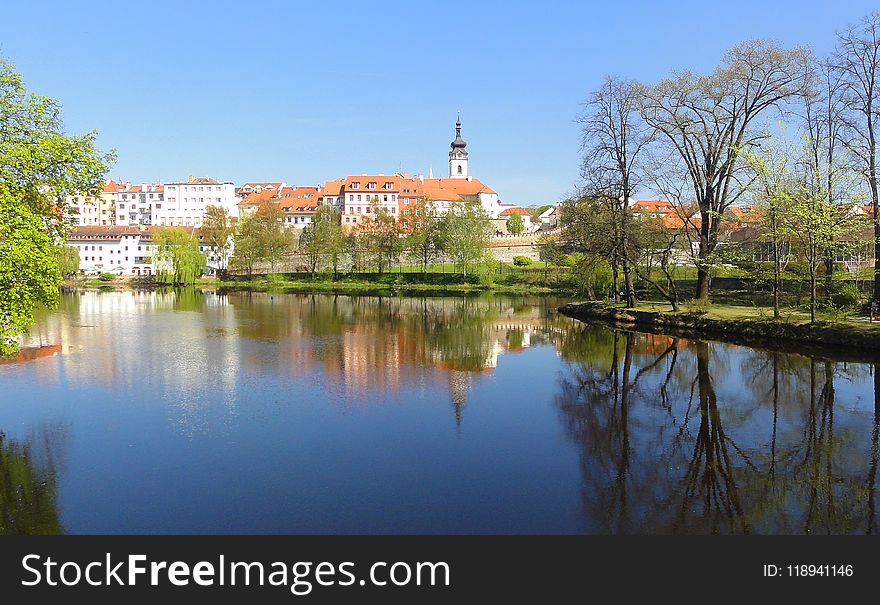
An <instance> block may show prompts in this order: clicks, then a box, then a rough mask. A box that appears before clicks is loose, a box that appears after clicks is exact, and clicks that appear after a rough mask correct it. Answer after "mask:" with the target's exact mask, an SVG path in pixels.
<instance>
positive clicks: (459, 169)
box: [458, 164, 461, 174]
mask: <svg viewBox="0 0 880 605" xmlns="http://www.w3.org/2000/svg"><path fill="white" fill-rule="evenodd" d="M458 174H461V164H459V165H458Z"/></svg>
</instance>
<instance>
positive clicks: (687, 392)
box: [557, 326, 880, 533]
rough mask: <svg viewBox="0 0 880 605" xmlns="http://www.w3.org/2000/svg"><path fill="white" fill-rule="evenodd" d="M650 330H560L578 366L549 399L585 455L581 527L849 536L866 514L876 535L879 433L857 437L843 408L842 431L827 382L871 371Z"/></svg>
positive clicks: (603, 530)
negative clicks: (584, 522)
mask: <svg viewBox="0 0 880 605" xmlns="http://www.w3.org/2000/svg"><path fill="white" fill-rule="evenodd" d="M597 330H602V331H604V332H605V334H597V333H595V332H596V331H597ZM590 332H592V333H590ZM656 339H657V337H656V336H655V335H644V334H624V335H623V337H621V334H620V333H617V332H614V331H612V330H608V329H606V328H601V327H598V326H587V327H586V328H585V329H584V333H577V332H575V333H573V334H572V335H569V336H568V337H566V338H565V339H564V342H563V348H562V353H563V356H564V357H565V358H567V359H569V360H576V362H575V363H572V364H571V366H570V369H569V371H566V372H563V374H562V376H561V377H560V386H559V393H558V395H557V406H558V408H559V410H560V411H561V418H562V420H563V422H564V423H565V426H566V427H567V429H568V433H569V435H570V436H571V438H572V439H573V440H574V442H575V443H577V444H578V447H579V451H580V453H581V469H582V476H583V484H584V485H583V492H582V493H583V494H584V507H585V514H586V520H587V523H588V529H589V531H594V532H600V533H624V532H640V533H665V532H686V533H751V532H757V533H803V532H807V533H816V532H827V533H847V532H853V531H857V530H858V529H859V527H864V521H861V520H864V519H868V522H867V523H868V524H867V527H865V528H864V531H867V532H868V533H875V532H876V529H875V526H874V506H875V495H874V485H875V481H876V473H877V466H878V458H880V452H878V441H880V434H878V433H880V430H878V426H877V423H876V422H875V424H874V426H873V431H872V432H871V433H870V438H869V434H868V432H867V431H864V432H862V433H858V432H856V431H857V429H856V428H854V426H855V425H854V421H853V420H852V418H854V417H855V416H854V413H853V412H848V411H846V410H844V412H843V414H844V416H843V417H844V418H845V421H844V425H841V426H838V425H839V424H840V421H839V417H840V415H841V412H840V411H839V410H837V409H836V407H835V406H836V405H837V404H836V402H835V393H836V389H835V380H841V379H843V380H851V379H859V377H861V378H864V376H865V368H863V367H856V366H858V365H859V364H850V365H848V366H847V365H844V364H835V363H833V362H828V361H823V362H816V361H815V360H810V359H809V358H806V357H802V356H799V355H790V354H786V353H782V352H778V351H777V352H769V353H768V352H762V351H757V350H753V349H748V348H741V347H733V346H728V345H722V344H709V343H705V342H688V343H685V342H684V341H675V340H673V339H667V340H665V341H663V340H656ZM664 342H665V343H666V344H665V346H664ZM820 377H821V378H820ZM811 378H812V380H811ZM875 380H876V381H877V387H878V388H877V391H878V392H880V379H876V378H875ZM731 383H735V384H737V385H739V384H747V385H748V386H749V387H750V389H751V391H752V393H753V396H752V397H749V396H748V394H742V393H740V391H739V389H737V388H733V389H731V386H730V385H731ZM718 384H725V387H724V388H723V390H719V388H718ZM805 385H809V387H810V388H809V391H808V389H807V388H805ZM722 393H723V394H722ZM875 396H876V401H877V403H876V407H877V410H878V411H877V412H876V413H875V421H876V419H877V417H878V416H880V394H877V395H875ZM835 411H837V414H835ZM695 419H698V423H696V424H695V423H694V422H693V421H694V420H695ZM846 421H848V422H846ZM869 439H870V443H869ZM859 448H864V449H862V450H861V452H862V453H861V454H860V452H859ZM868 448H870V460H868V457H867V456H865V454H866V453H868V452H866V451H865V450H867V449H868ZM866 475H867V481H866V479H865V477H866ZM866 483H867V486H866V485H865V484H866Z"/></svg>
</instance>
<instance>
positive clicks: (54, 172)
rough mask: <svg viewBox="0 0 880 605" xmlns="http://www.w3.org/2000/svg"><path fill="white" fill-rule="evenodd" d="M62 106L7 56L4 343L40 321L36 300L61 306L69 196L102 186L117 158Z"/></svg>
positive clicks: (2, 195) (1, 237) (1, 97)
mask: <svg viewBox="0 0 880 605" xmlns="http://www.w3.org/2000/svg"><path fill="white" fill-rule="evenodd" d="M60 110H61V108H60V105H59V104H58V103H57V102H56V101H54V100H52V99H50V98H48V97H44V96H39V95H36V94H34V93H31V92H29V91H28V90H27V88H26V87H25V85H24V81H23V79H22V77H21V75H20V74H19V73H18V72H17V71H16V70H15V68H14V67H13V66H12V65H11V64H9V63H7V62H6V61H4V60H2V59H0V250H2V254H0V347H3V348H4V349H7V350H11V349H14V348H15V343H14V341H13V338H14V336H15V335H16V334H20V333H22V332H25V331H26V330H27V329H28V328H29V326H31V325H32V324H33V312H34V308H35V306H36V305H37V304H44V305H47V306H53V305H55V304H57V301H58V296H57V288H58V285H59V284H60V282H61V271H60V269H59V265H58V260H59V259H58V256H57V254H56V251H55V249H54V246H55V245H60V244H61V242H62V241H64V240H65V239H66V236H67V232H68V228H69V225H68V223H67V222H66V220H65V217H66V216H67V215H68V213H67V211H66V209H65V208H64V207H63V204H64V201H63V200H64V199H65V196H66V194H68V193H71V192H84V191H92V190H94V189H96V188H97V187H99V186H100V185H101V183H102V181H103V177H104V174H105V173H106V172H107V169H108V166H109V164H110V163H111V162H112V161H113V159H114V156H113V154H112V153H109V154H102V153H101V152H99V151H98V150H97V148H96V147H95V133H94V132H91V133H88V134H85V135H81V136H75V135H68V134H66V133H65V132H64V128H63V124H62V121H61V111H60Z"/></svg>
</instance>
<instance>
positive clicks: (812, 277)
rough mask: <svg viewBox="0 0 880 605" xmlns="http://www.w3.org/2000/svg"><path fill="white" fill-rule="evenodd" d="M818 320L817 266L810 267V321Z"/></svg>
mask: <svg viewBox="0 0 880 605" xmlns="http://www.w3.org/2000/svg"><path fill="white" fill-rule="evenodd" d="M815 322H816V267H810V323H815Z"/></svg>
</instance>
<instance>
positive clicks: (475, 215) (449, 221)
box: [442, 201, 491, 276]
mask: <svg viewBox="0 0 880 605" xmlns="http://www.w3.org/2000/svg"><path fill="white" fill-rule="evenodd" d="M490 227H491V220H490V219H489V216H488V215H487V214H486V211H485V210H483V208H482V206H480V204H479V203H477V202H470V201H467V202H458V203H455V204H453V205H452V207H451V208H450V209H449V211H448V212H447V213H446V214H445V215H444V216H443V227H442V241H443V250H444V252H445V253H446V254H447V255H449V256H450V257H451V258H452V260H453V262H454V263H455V264H456V265H457V266H458V268H459V269H460V270H461V272H462V273H463V274H464V275H465V276H467V272H468V267H469V266H470V265H472V264H474V263H477V262H479V261H481V260H483V259H484V258H485V257H486V249H487V247H488V245H489V229H490Z"/></svg>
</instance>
